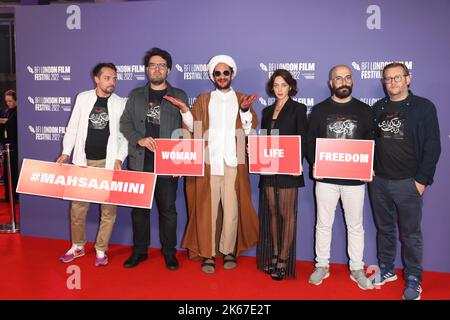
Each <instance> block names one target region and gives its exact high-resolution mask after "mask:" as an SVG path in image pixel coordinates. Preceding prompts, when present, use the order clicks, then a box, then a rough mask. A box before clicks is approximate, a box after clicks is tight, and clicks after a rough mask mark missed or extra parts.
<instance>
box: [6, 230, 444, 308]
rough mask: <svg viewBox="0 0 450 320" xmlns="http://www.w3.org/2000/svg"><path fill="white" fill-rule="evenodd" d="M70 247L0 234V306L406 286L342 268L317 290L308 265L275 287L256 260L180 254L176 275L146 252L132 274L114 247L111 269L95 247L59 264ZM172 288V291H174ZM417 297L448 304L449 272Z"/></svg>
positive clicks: (366, 296) (350, 292)
mask: <svg viewBox="0 0 450 320" xmlns="http://www.w3.org/2000/svg"><path fill="white" fill-rule="evenodd" d="M69 245H70V244H69V241H66V240H55V239H42V238H32V237H22V236H21V235H19V234H0V257H1V259H0V300H5V299H6V300H8V299H56V300H59V299H152V300H155V299H156V300H172V299H177V300H197V299H202V300H216V299H223V300H228V299H237V300H278V299H283V300H293V299H295V300H296V299H338V300H340V299H351V300H360V299H361V300H384V299H387V300H391V299H401V297H402V291H403V280H398V281H396V282H392V283H388V284H386V285H385V286H383V287H382V288H381V289H378V290H377V289H376V290H372V291H363V290H360V289H359V288H358V287H357V285H356V284H355V283H354V282H353V281H351V280H350V278H349V274H348V271H347V266H345V265H332V266H331V276H330V278H328V279H326V280H325V281H324V283H323V284H322V285H321V286H313V285H310V284H309V283H308V276H309V274H310V272H311V271H312V268H313V263H312V262H298V264H297V268H298V269H297V270H298V278H297V279H296V280H290V281H280V282H276V281H273V280H271V279H270V278H269V276H267V275H265V274H263V273H261V272H259V271H257V269H256V261H255V258H254V257H240V258H239V266H238V268H237V269H234V270H224V269H223V268H222V265H221V261H218V262H217V267H216V274H213V275H208V274H205V273H203V272H201V270H200V263H199V262H193V261H190V260H188V258H187V256H186V253H185V252H183V251H179V252H178V258H179V261H180V269H179V270H176V271H169V270H167V269H166V268H165V265H164V259H163V258H162V256H161V254H160V251H159V250H157V249H151V250H150V251H149V259H148V260H147V261H145V262H142V263H141V264H140V265H139V266H138V267H136V268H134V269H125V268H123V267H122V263H123V262H124V261H125V260H126V258H127V257H128V255H129V253H130V247H128V246H118V245H113V246H111V248H110V250H109V253H108V255H109V258H110V263H109V265H107V266H106V267H95V266H94V257H95V252H94V248H93V244H92V243H89V244H88V245H87V252H86V256H84V257H81V258H79V259H77V260H75V261H73V262H72V263H69V264H63V263H61V262H59V261H58V257H59V256H60V255H62V254H63V253H64V252H65V251H66V250H67V249H68V248H69ZM70 265H76V266H79V268H80V271H81V272H80V273H81V282H80V283H81V289H80V290H77V289H74V290H69V289H68V288H67V286H66V282H67V279H68V277H69V276H70V274H67V273H66V271H67V268H68V267H69V266H70ZM174 288H175V289H174ZM423 288H424V292H423V294H422V299H424V300H426V299H450V274H448V273H436V272H426V273H425V274H424V280H423Z"/></svg>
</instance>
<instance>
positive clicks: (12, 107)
mask: <svg viewBox="0 0 450 320" xmlns="http://www.w3.org/2000/svg"><path fill="white" fill-rule="evenodd" d="M4 99H5V103H6V106H7V109H6V111H5V112H4V114H3V115H2V116H1V118H0V142H1V143H2V144H3V147H4V148H5V145H6V144H7V143H9V144H10V158H11V177H12V186H13V190H9V185H8V170H7V163H6V161H4V162H3V180H4V182H5V198H4V199H2V201H5V202H9V193H10V192H12V193H13V195H14V198H15V199H16V200H18V196H17V193H16V187H17V179H18V177H19V174H18V171H19V159H18V152H17V96H16V92H15V91H14V90H8V91H6V92H5V94H4ZM4 156H6V153H5V154H4Z"/></svg>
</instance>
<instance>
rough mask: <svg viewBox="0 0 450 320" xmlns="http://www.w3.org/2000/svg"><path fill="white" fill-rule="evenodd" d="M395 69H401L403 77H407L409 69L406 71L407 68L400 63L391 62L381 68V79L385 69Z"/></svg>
mask: <svg viewBox="0 0 450 320" xmlns="http://www.w3.org/2000/svg"><path fill="white" fill-rule="evenodd" d="M397 67H401V68H402V69H403V72H404V75H405V76H409V69H408V67H407V66H406V65H405V64H404V63H400V62H392V63H389V64H387V65H385V66H384V68H383V77H384V72H385V71H386V70H387V69H390V68H397Z"/></svg>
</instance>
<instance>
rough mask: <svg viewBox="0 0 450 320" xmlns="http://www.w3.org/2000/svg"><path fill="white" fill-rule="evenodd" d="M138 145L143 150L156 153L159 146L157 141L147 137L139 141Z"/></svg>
mask: <svg viewBox="0 0 450 320" xmlns="http://www.w3.org/2000/svg"><path fill="white" fill-rule="evenodd" d="M138 145H140V146H141V147H143V148H147V149H148V150H150V151H152V152H155V150H156V148H157V146H156V141H155V139H153V138H152V137H146V138H142V139H139V140H138Z"/></svg>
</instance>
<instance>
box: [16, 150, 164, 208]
mask: <svg viewBox="0 0 450 320" xmlns="http://www.w3.org/2000/svg"><path fill="white" fill-rule="evenodd" d="M155 182H156V175H155V174H153V173H147V172H137V171H127V170H108V169H102V168H95V167H80V166H75V165H71V164H58V163H55V162H46V161H38V160H30V159H24V160H23V163H22V169H21V170H20V177H19V182H18V184H17V192H19V193H25V194H31V195H38V196H46V197H53V198H61V199H64V200H79V201H86V202H96V203H108V204H115V205H123V206H129V207H140V208H151V207H152V202H153V191H154V188H155Z"/></svg>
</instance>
